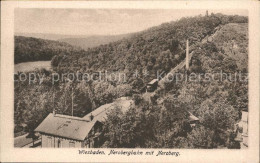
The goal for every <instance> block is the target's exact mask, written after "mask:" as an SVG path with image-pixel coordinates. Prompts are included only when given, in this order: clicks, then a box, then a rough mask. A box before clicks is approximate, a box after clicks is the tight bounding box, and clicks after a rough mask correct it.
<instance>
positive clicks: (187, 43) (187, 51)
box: [186, 39, 189, 70]
mask: <svg viewBox="0 0 260 163" xmlns="http://www.w3.org/2000/svg"><path fill="white" fill-rule="evenodd" d="M186 70H189V40H188V39H187V42H186Z"/></svg>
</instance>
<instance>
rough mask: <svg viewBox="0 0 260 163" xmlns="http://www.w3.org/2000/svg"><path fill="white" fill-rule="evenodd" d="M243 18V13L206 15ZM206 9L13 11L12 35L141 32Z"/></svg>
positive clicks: (216, 11) (201, 12) (194, 14)
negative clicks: (13, 24) (13, 31)
mask: <svg viewBox="0 0 260 163" xmlns="http://www.w3.org/2000/svg"><path fill="white" fill-rule="evenodd" d="M211 12H213V13H218V12H220V13H223V14H228V15H243V16H247V11H246V10H223V11H222V10H214V11H213V10H209V13H211ZM205 13H206V10H176V9H23V8H17V9H15V33H43V34H62V35H117V34H126V33H132V32H138V31H142V30H145V29H147V28H149V27H152V26H156V25H160V24H162V23H165V22H170V21H174V20H178V19H180V18H181V17H187V16H196V15H200V14H201V15H205Z"/></svg>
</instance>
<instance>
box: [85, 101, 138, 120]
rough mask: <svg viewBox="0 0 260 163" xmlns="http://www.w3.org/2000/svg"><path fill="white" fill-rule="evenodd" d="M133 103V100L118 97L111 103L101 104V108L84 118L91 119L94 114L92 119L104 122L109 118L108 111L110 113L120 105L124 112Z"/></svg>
mask: <svg viewBox="0 0 260 163" xmlns="http://www.w3.org/2000/svg"><path fill="white" fill-rule="evenodd" d="M131 104H133V100H127V99H123V98H121V99H117V100H116V101H115V102H113V103H109V104H105V105H102V106H100V107H99V108H97V109H95V110H94V111H92V112H91V113H89V114H87V115H85V116H84V117H83V118H85V119H87V120H90V116H91V115H92V116H93V120H92V121H99V122H103V121H105V119H106V118H107V113H109V112H110V111H111V110H112V109H114V108H115V107H120V108H121V110H122V111H123V112H125V111H126V110H128V109H129V108H130V106H131Z"/></svg>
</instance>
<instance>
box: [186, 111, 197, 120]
mask: <svg viewBox="0 0 260 163" xmlns="http://www.w3.org/2000/svg"><path fill="white" fill-rule="evenodd" d="M188 113H189V121H199V118H197V117H195V116H194V115H193V114H192V113H191V112H189V111H188Z"/></svg>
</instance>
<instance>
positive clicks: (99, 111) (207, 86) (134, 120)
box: [14, 8, 249, 149]
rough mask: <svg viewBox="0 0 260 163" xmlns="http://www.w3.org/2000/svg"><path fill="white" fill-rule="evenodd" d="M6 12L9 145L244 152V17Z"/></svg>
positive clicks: (225, 13) (239, 13)
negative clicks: (9, 22)
mask: <svg viewBox="0 0 260 163" xmlns="http://www.w3.org/2000/svg"><path fill="white" fill-rule="evenodd" d="M14 14H15V18H14V19H15V22H14V23H15V30H14V31H15V35H14V41H15V47H14V48H15V49H14V66H15V67H14V70H15V72H14V122H15V128H14V139H15V140H14V146H15V147H19V148H46V147H49V148H73V147H77V148H79V147H80V148H100V147H102V148H205V149H212V148H228V149H243V148H247V147H248V143H247V141H248V134H247V133H248V129H247V128H248V127H247V126H248V123H247V122H248V111H249V110H248V74H247V73H248V16H247V11H246V10H219V11H214V10H167V9H165V10H156V9H154V10H153V9H152V10H149V9H140V10H139V9H124V10H120V9H118V10H117V9H92V10H87V9H51V8H48V9H19V8H18V9H15V13H14ZM25 22H26V23H25Z"/></svg>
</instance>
